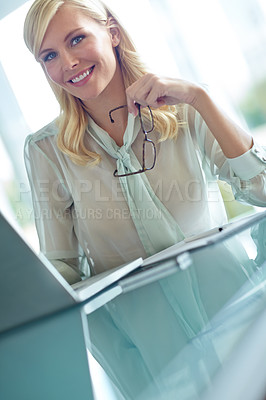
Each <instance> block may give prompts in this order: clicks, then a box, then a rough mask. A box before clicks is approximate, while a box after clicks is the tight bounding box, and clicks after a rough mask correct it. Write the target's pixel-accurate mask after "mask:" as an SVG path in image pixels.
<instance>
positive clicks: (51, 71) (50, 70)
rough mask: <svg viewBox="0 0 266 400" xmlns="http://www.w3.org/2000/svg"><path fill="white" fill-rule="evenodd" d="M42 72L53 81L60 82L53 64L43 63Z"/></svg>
mask: <svg viewBox="0 0 266 400" xmlns="http://www.w3.org/2000/svg"><path fill="white" fill-rule="evenodd" d="M44 72H45V74H46V76H48V78H50V79H51V80H52V81H53V82H55V83H60V74H59V71H58V68H56V66H55V65H47V66H46V65H45V66H44Z"/></svg>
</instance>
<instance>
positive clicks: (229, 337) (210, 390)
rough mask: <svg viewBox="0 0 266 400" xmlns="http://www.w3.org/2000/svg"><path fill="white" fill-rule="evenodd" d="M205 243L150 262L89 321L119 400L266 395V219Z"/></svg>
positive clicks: (255, 399)
mask: <svg viewBox="0 0 266 400" xmlns="http://www.w3.org/2000/svg"><path fill="white" fill-rule="evenodd" d="M201 243H202V245H199V246H195V247H194V248H193V246H192V247H190V248H188V247H183V249H185V250H184V252H183V251H182V247H180V248H179V250H178V251H177V253H176V254H173V252H172V253H171V252H169V257H167V253H166V254H165V252H164V259H163V260H162V259H161V260H159V261H157V262H154V263H152V264H149V263H147V262H146V263H144V264H145V266H144V267H142V268H139V269H137V270H136V271H134V272H132V273H131V274H129V275H128V276H126V277H125V278H122V279H121V280H120V281H119V282H118V283H117V285H118V286H119V287H120V289H121V294H120V295H118V296H117V297H116V298H114V299H112V300H111V301H108V302H107V303H106V304H104V305H103V306H101V307H99V308H98V309H96V310H95V311H93V312H90V313H89V314H88V316H87V318H88V326H89V334H90V343H89V351H90V352H91V354H92V355H93V357H94V358H95V359H96V360H97V362H98V363H99V364H100V365H101V367H102V369H103V370H104V373H105V374H106V378H107V377H108V379H109V382H110V384H111V387H115V390H114V391H113V392H112V393H111V392H110V397H109V398H110V399H119V400H121V399H125V400H130V399H132V400H142V399H143V400H149V399H151V400H157V399H158V400H159V399H160V400H172V399H178V400H194V399H201V400H205V399H206V400H218V399H226V400H229V399H230V400H237V399H245V400H249V399H250V400H251V399H252V400H262V399H263V398H264V395H265V393H266V368H265V365H266V339H265V340H264V337H265V338H266V280H265V277H266V213H265V212H261V213H259V214H256V215H255V216H252V217H249V218H248V219H246V220H245V222H244V223H241V224H235V225H234V224H233V225H232V226H231V227H230V229H228V230H226V229H225V230H224V232H222V233H221V235H214V236H211V237H210V238H209V239H207V240H205V241H204V242H201ZM158 271H159V273H158ZM163 271H165V274H163ZM142 277H143V278H142ZM147 277H148V279H147ZM131 283H132V284H131ZM263 362H264V364H263ZM251 379H252V381H251ZM96 386H97V385H95V393H96V394H97V391H99V390H98V389H99V388H98V389H97V387H96ZM99 398H100V397H99ZM105 400H108V398H107V397H105Z"/></svg>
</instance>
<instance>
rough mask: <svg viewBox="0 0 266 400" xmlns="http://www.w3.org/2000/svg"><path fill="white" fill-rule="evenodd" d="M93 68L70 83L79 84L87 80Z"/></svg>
mask: <svg viewBox="0 0 266 400" xmlns="http://www.w3.org/2000/svg"><path fill="white" fill-rule="evenodd" d="M93 68H94V66H93V67H91V68H90V69H88V70H87V71H86V72H84V74H82V75H79V76H77V77H76V78H74V79H71V80H70V82H73V83H78V82H80V81H82V80H83V79H85V78H86V77H87V76H88V75H90V74H91V73H92V71H93Z"/></svg>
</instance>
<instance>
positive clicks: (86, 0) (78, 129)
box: [24, 0, 179, 165]
mask: <svg viewBox="0 0 266 400" xmlns="http://www.w3.org/2000/svg"><path fill="white" fill-rule="evenodd" d="M64 4H68V5H72V6H73V7H75V8H78V9H80V10H82V11H83V12H84V13H86V14H87V15H88V16H89V17H90V18H93V19H94V20H95V21H97V22H98V23H99V24H102V25H106V23H107V21H108V20H109V21H112V23H111V25H109V26H110V27H112V26H116V27H118V28H119V31H120V36H121V39H120V43H119V45H118V46H117V47H116V54H117V58H118V62H119V65H120V68H121V71H122V76H123V80H124V85H125V87H126V88H127V87H129V86H130V85H131V84H132V83H133V82H135V81H136V80H138V79H139V78H141V77H142V76H143V75H145V74H146V73H147V69H146V67H145V66H144V64H143V63H142V62H141V61H140V58H139V56H138V54H137V51H136V48H135V46H134V44H133V42H132V40H131V38H130V37H129V35H128V33H127V31H126V30H125V29H124V28H123V26H122V25H121V23H120V22H119V21H118V19H117V17H116V16H115V15H114V13H113V12H111V10H110V9H109V8H107V6H106V5H104V4H103V3H102V2H101V1H100V0H36V1H35V2H34V3H33V5H32V6H31V8H30V10H29V12H28V14H27V16H26V19H25V23H24V40H25V43H26V45H27V47H28V49H29V50H30V51H31V52H32V53H33V55H34V56H35V59H36V60H37V61H39V60H38V55H39V52H40V48H41V44H42V41H43V38H44V35H45V33H46V30H47V28H48V25H49V23H50V21H51V20H52V18H53V17H54V16H55V14H56V12H57V11H58V9H59V8H60V7H61V6H62V5H64ZM46 78H47V80H48V82H49V84H50V86H51V88H52V90H53V92H54V94H55V96H56V98H57V100H58V102H59V105H60V115H59V117H58V119H57V122H58V128H59V132H58V137H57V144H58V147H59V149H60V150H61V151H62V152H63V153H65V154H67V155H68V156H69V157H70V159H71V160H72V161H73V162H74V163H75V164H79V165H86V164H87V163H90V164H92V165H95V164H98V163H99V162H100V156H99V155H98V154H96V153H94V152H91V151H90V150H89V149H88V148H86V146H85V144H84V134H85V131H86V129H87V125H88V117H87V111H86V110H85V107H84V105H83V103H82V102H81V101H80V100H79V99H78V98H76V97H74V96H73V95H71V94H70V93H68V92H67V91H65V90H64V89H63V88H61V87H60V86H59V85H56V84H55V83H54V82H52V81H51V79H50V78H49V76H47V74H46ZM144 113H145V111H144ZM153 114H154V122H155V128H156V130H157V131H158V132H160V133H161V139H160V140H166V139H168V138H174V137H176V136H177V133H178V126H179V124H178V119H177V117H176V115H177V108H176V107H174V106H172V107H169V106H164V107H161V108H159V109H154V110H153Z"/></svg>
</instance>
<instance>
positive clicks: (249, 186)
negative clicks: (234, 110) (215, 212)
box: [188, 111, 266, 207]
mask: <svg viewBox="0 0 266 400" xmlns="http://www.w3.org/2000/svg"><path fill="white" fill-rule="evenodd" d="M188 113H189V114H190V115H188V121H189V125H190V129H191V130H192V133H194V137H195V139H196V142H197V144H198V146H199V149H200V153H201V154H202V155H203V161H202V162H203V167H207V168H208V170H209V171H210V173H211V174H212V175H213V176H214V175H215V176H217V177H218V178H219V179H221V180H224V181H226V182H227V183H229V184H230V185H231V187H232V190H233V193H234V196H235V198H236V200H238V201H240V202H242V203H246V204H251V205H255V206H259V207H266V148H264V147H263V146H260V145H259V144H258V143H256V142H255V141H253V146H252V148H251V149H250V150H249V151H247V152H246V153H244V154H242V155H241V156H239V157H236V158H226V157H225V155H224V154H223V152H222V150H221V148H220V146H219V144H218V142H217V141H216V139H215V138H214V136H213V135H212V133H211V132H210V130H209V129H208V127H207V125H206V123H205V122H204V120H203V119H202V117H201V115H200V114H199V113H198V112H195V111H194V112H193V111H188Z"/></svg>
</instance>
